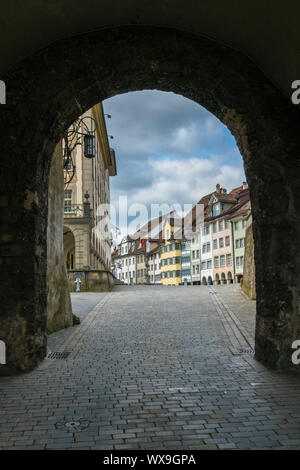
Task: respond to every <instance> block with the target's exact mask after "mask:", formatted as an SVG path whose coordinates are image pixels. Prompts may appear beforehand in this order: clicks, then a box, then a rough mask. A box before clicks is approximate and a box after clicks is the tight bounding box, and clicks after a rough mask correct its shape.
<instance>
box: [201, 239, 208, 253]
mask: <svg viewBox="0 0 300 470" xmlns="http://www.w3.org/2000/svg"><path fill="white" fill-rule="evenodd" d="M209 252H210V242H207V243H203V245H202V253H209Z"/></svg>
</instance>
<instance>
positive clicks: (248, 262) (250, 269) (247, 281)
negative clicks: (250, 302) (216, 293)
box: [242, 215, 256, 299]
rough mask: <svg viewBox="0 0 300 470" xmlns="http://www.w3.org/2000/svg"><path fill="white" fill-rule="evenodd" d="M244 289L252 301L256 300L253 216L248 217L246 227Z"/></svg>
mask: <svg viewBox="0 0 300 470" xmlns="http://www.w3.org/2000/svg"><path fill="white" fill-rule="evenodd" d="M242 289H243V291H244V292H245V293H246V294H247V295H248V296H249V297H250V299H256V287H255V263H254V240H253V231H252V215H250V216H249V217H248V220H247V225H246V237H245V255H244V272H243V281H242Z"/></svg>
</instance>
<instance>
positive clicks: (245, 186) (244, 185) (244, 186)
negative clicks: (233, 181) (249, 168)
mask: <svg viewBox="0 0 300 470" xmlns="http://www.w3.org/2000/svg"><path fill="white" fill-rule="evenodd" d="M243 189H248V184H247V183H246V181H243Z"/></svg>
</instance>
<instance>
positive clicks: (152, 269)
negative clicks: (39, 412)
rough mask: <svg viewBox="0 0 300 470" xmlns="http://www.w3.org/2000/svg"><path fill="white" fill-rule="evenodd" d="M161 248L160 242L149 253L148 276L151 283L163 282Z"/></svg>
mask: <svg viewBox="0 0 300 470" xmlns="http://www.w3.org/2000/svg"><path fill="white" fill-rule="evenodd" d="M159 248H160V244H158V245H157V246H156V247H155V248H153V249H152V250H151V251H150V252H149V254H148V277H149V283H150V284H161V269H160V255H159Z"/></svg>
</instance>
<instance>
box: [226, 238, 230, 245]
mask: <svg viewBox="0 0 300 470" xmlns="http://www.w3.org/2000/svg"><path fill="white" fill-rule="evenodd" d="M225 245H226V246H229V245H230V237H229V236H227V237H226V238H225Z"/></svg>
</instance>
